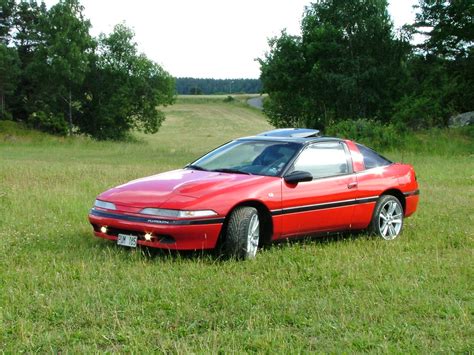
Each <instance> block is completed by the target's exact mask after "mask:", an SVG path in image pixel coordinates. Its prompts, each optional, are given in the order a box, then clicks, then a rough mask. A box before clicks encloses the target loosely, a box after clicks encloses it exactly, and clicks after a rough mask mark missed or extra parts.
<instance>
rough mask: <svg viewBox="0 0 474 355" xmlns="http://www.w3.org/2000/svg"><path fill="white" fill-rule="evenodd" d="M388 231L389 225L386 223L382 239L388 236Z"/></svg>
mask: <svg viewBox="0 0 474 355" xmlns="http://www.w3.org/2000/svg"><path fill="white" fill-rule="evenodd" d="M387 230H388V223H386V224H385V226H384V228H383V229H382V237H385V236H386V235H387Z"/></svg>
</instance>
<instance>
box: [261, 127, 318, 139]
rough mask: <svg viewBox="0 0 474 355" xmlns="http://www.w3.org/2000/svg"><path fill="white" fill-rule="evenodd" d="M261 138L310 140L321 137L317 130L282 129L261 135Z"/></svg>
mask: <svg viewBox="0 0 474 355" xmlns="http://www.w3.org/2000/svg"><path fill="white" fill-rule="evenodd" d="M259 136H266V137H293V138H309V137H319V131H318V130H317V129H309V128H281V129H274V130H272V131H267V132H263V133H260V134H259Z"/></svg>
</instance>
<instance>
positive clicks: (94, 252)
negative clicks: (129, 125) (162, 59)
mask: <svg viewBox="0 0 474 355" xmlns="http://www.w3.org/2000/svg"><path fill="white" fill-rule="evenodd" d="M167 113H168V119H167V121H165V123H164V125H163V127H162V129H161V130H160V132H159V133H158V134H157V135H154V136H139V139H140V141H141V142H139V143H109V142H105V143H104V142H94V141H92V140H89V139H86V138H72V139H71V138H65V139H63V138H53V137H50V136H47V135H42V134H36V133H34V134H32V133H31V132H27V131H24V130H22V129H21V128H19V127H18V126H16V125H10V127H9V128H8V131H7V130H6V129H5V123H4V122H1V123H0V241H1V243H0V351H4V352H6V353H13V352H57V353H59V352H88V353H90V352H115V351H117V352H119V351H120V352H128V351H130V352H155V351H156V352H159V351H160V352H180V353H184V352H280V353H288V352H291V353H297V352H308V351H312V352H361V351H372V352H399V353H400V352H404V353H405V352H407V353H410V352H411V353H413V352H461V353H467V352H470V351H472V350H473V349H474V343H473V339H474V337H473V334H474V327H473V306H474V302H473V301H474V300H473V295H474V292H473V291H474V289H473V288H474V287H473V286H474V285H473V282H472V270H473V267H474V265H473V260H474V258H473V236H474V231H473V227H472V225H473V221H472V216H473V215H474V210H473V207H472V201H473V200H474V199H473V192H474V188H473V187H474V184H473V182H474V181H473V178H474V177H473V174H472V172H473V171H474V162H473V157H472V140H471V139H469V138H466V136H465V135H464V134H460V135H459V134H458V133H456V132H453V131H446V132H445V131H442V132H437V133H426V135H427V136H424V135H419V136H417V138H416V139H417V140H419V142H422V143H416V144H414V145H413V146H412V147H410V146H408V148H407V149H405V151H403V152H402V151H400V150H392V151H387V152H384V153H385V154H387V155H388V157H389V158H391V159H393V160H401V159H403V160H404V161H405V162H409V163H411V164H413V165H414V166H415V169H416V170H417V174H418V179H419V183H420V188H421V202H420V206H419V210H418V212H417V213H416V214H415V215H414V216H413V217H412V218H409V219H407V220H406V225H405V227H404V232H403V234H402V235H401V236H400V238H398V239H397V240H395V241H393V242H385V241H382V240H379V239H376V238H372V237H368V236H366V235H365V234H362V235H356V236H348V237H336V238H324V239H316V240H306V241H303V242H298V243H282V244H279V245H275V246H273V247H271V248H269V249H267V250H263V251H261V252H259V254H258V256H257V258H256V260H253V261H248V262H236V261H232V260H230V261H220V260H218V259H216V258H214V257H213V256H212V255H210V254H207V253H200V252H197V253H185V254H176V253H166V252H153V251H149V250H146V249H138V250H128V249H122V248H119V247H117V246H115V245H114V244H113V243H111V242H108V241H104V240H99V239H97V238H95V237H93V236H92V232H91V227H90V226H89V224H88V221H87V213H88V210H89V208H90V206H91V204H92V202H93V200H94V198H95V196H96V195H97V194H98V193H99V192H101V191H103V190H105V189H107V188H109V187H111V186H115V185H118V184H121V183H123V182H125V181H128V180H130V179H133V178H136V177H141V176H145V175H149V174H154V173H157V172H160V171H165V170H169V169H173V168H178V167H180V166H183V165H184V164H185V163H187V162H189V161H191V160H193V159H194V158H196V157H197V156H199V155H201V154H203V153H205V152H206V151H208V150H209V149H211V148H212V147H214V146H215V145H218V144H222V143H224V142H225V141H228V140H230V139H231V138H233V137H237V136H242V135H249V134H253V133H257V132H261V131H263V130H266V129H268V128H269V126H268V124H267V123H266V122H265V119H264V117H263V116H261V115H260V114H259V113H258V112H256V111H254V110H250V109H245V108H243V107H240V106H238V105H228V104H224V103H220V102H215V103H207V104H204V105H203V104H200V103H199V104H195V103H192V102H187V103H186V102H178V104H177V105H175V106H172V107H170V108H168V109H167ZM443 137H444V138H443ZM435 138H437V139H435ZM459 147H463V148H459Z"/></svg>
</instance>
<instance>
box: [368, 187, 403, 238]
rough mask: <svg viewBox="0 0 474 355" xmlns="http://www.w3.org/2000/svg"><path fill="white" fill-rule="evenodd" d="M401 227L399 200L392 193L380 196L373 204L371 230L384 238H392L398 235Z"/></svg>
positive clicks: (400, 205)
mask: <svg viewBox="0 0 474 355" xmlns="http://www.w3.org/2000/svg"><path fill="white" fill-rule="evenodd" d="M402 227H403V207H402V204H401V203H400V201H399V200H398V199H397V198H396V197H395V196H392V195H383V196H381V197H380V198H379V199H378V201H377V204H376V205H375V210H374V215H373V217H372V221H371V224H370V230H371V232H372V233H374V234H376V235H378V236H380V237H382V238H383V239H385V240H392V239H395V238H396V237H398V235H399V234H400V233H401V231H402Z"/></svg>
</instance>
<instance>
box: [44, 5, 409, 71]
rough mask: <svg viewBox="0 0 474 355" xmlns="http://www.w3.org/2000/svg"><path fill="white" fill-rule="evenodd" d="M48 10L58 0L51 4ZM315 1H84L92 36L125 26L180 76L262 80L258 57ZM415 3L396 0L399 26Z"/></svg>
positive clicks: (295, 28)
mask: <svg viewBox="0 0 474 355" xmlns="http://www.w3.org/2000/svg"><path fill="white" fill-rule="evenodd" d="M45 2H46V4H47V5H48V6H51V5H53V4H55V3H56V2H57V1H56V0H46V1H45ZM310 2H311V0H239V1H230V0H81V4H82V5H83V6H84V8H85V9H84V14H85V16H86V18H88V19H89V20H90V21H91V23H92V30H91V33H92V35H94V36H96V35H98V34H99V33H110V32H111V31H112V30H113V27H114V25H116V24H117V23H121V22H125V23H126V24H127V26H129V27H131V28H133V30H134V31H135V35H136V36H135V40H136V42H137V44H138V48H139V51H140V52H143V53H145V54H146V56H147V57H148V58H149V59H151V60H153V61H155V62H157V63H158V64H160V65H161V66H162V67H163V68H164V69H165V70H167V71H168V72H169V73H170V74H171V75H173V76H176V77H195V78H215V79H225V78H258V77H259V75H260V69H259V64H258V62H256V61H255V59H256V58H263V56H264V55H265V52H267V51H268V49H269V47H268V43H267V41H268V38H270V37H274V36H278V35H279V33H280V32H281V30H282V29H286V30H287V32H288V33H290V34H300V22H301V18H302V14H303V11H304V8H305V6H307V5H309V4H310ZM416 2H417V1H416V0H391V1H389V3H390V5H389V13H390V15H391V16H392V19H393V21H394V24H395V27H400V26H402V25H403V24H405V23H411V22H413V19H414V11H413V9H412V6H413V5H414V4H415V3H416Z"/></svg>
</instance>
